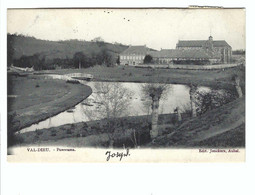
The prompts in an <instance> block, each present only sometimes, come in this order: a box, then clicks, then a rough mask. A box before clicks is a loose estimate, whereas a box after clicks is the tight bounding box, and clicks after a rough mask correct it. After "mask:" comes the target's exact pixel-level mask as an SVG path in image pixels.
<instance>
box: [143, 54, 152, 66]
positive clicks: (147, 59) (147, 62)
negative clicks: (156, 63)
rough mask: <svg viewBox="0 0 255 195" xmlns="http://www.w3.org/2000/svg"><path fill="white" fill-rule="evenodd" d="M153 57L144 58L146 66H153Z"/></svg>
mask: <svg viewBox="0 0 255 195" xmlns="http://www.w3.org/2000/svg"><path fill="white" fill-rule="evenodd" d="M152 59H153V58H152V56H151V55H146V56H145V57H144V60H143V63H144V64H151V63H152Z"/></svg>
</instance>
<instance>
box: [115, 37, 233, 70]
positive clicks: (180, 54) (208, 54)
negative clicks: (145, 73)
mask: <svg viewBox="0 0 255 195" xmlns="http://www.w3.org/2000/svg"><path fill="white" fill-rule="evenodd" d="M146 55H150V56H152V59H153V60H152V62H153V63H155V64H197V65H199V64H216V63H230V61H231V55H232V48H231V46H230V45H229V44H228V43H227V42H226V41H214V40H213V37H212V36H210V37H209V39H208V40H187V41H179V42H178V43H177V44H176V49H163V50H160V51H155V50H152V49H149V48H148V47H146V46H130V47H129V48H128V49H126V50H125V51H123V52H122V53H121V54H120V64H121V65H131V66H132V65H133V66H135V65H139V64H143V61H144V58H145V56H146Z"/></svg>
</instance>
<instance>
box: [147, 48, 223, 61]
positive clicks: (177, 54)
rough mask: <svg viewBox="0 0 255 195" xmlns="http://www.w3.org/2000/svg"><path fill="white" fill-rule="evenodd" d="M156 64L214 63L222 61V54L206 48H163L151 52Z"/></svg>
mask: <svg viewBox="0 0 255 195" xmlns="http://www.w3.org/2000/svg"><path fill="white" fill-rule="evenodd" d="M150 55H151V56H152V57H153V63H155V64H182V63H183V64H197V65H199V64H213V63H218V62H219V61H220V56H219V55H216V54H212V53H210V52H207V51H205V50H204V49H187V50H185V49H162V50H161V51H155V52H150Z"/></svg>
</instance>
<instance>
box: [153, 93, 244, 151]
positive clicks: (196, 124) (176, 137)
mask: <svg viewBox="0 0 255 195" xmlns="http://www.w3.org/2000/svg"><path fill="white" fill-rule="evenodd" d="M244 103H245V101H244V97H242V98H238V99H236V100H234V101H233V102H230V103H228V104H225V105H223V106H221V107H219V108H216V109H213V110H210V111H207V112H206V113H205V114H203V115H201V116H198V117H196V118H194V119H190V120H188V121H186V122H184V123H183V124H181V125H180V126H179V127H178V128H176V129H175V131H174V132H173V133H171V134H168V135H166V136H161V137H159V138H157V139H156V140H155V142H154V143H151V144H150V146H151V147H178V148H182V147H183V148H189V147H191V148H194V147H244V146H245V136H244V135H245V128H244V124H245V122H244V119H245V110H244V109H245V106H244Z"/></svg>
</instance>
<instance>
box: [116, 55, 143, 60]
mask: <svg viewBox="0 0 255 195" xmlns="http://www.w3.org/2000/svg"><path fill="white" fill-rule="evenodd" d="M120 59H121V60H143V59H144V56H120Z"/></svg>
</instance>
